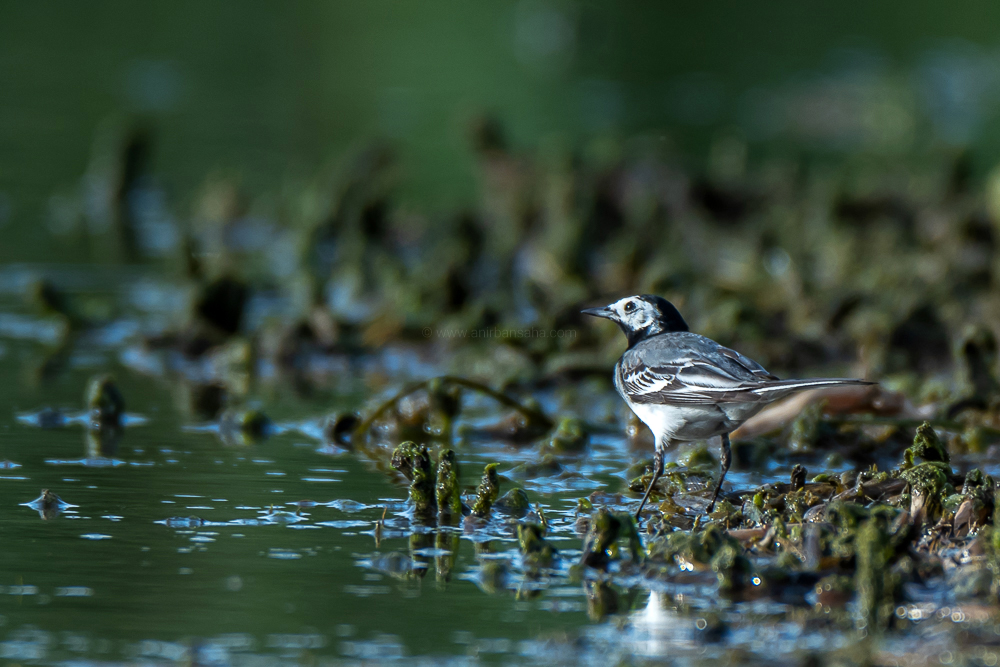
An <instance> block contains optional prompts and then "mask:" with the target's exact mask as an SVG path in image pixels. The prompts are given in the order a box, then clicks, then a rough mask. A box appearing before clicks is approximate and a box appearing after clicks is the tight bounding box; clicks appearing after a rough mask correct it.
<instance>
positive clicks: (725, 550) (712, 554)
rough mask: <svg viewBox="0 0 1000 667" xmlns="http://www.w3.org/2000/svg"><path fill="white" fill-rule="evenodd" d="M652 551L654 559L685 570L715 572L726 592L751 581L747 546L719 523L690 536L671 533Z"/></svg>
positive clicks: (654, 545) (656, 543) (721, 588)
mask: <svg viewBox="0 0 1000 667" xmlns="http://www.w3.org/2000/svg"><path fill="white" fill-rule="evenodd" d="M649 551H650V554H649V555H650V558H652V559H656V560H665V561H667V562H673V563H676V565H677V566H678V567H680V568H681V569H682V570H690V571H693V570H711V571H712V572H714V573H715V575H716V578H717V580H718V583H719V590H722V591H735V590H739V589H742V588H743V587H745V586H746V585H747V583H748V582H749V580H750V578H751V577H750V572H751V566H750V562H749V561H748V560H747V558H746V556H744V555H743V547H742V546H741V545H740V543H739V541H738V540H736V539H735V538H733V537H730V536H729V535H727V534H726V532H725V531H724V530H723V529H722V528H720V527H719V526H717V525H715V524H711V525H709V526H708V527H707V528H704V529H702V530H693V531H691V532H689V533H680V532H678V533H671V534H670V535H668V536H667V537H666V538H665V539H661V540H659V541H657V542H654V543H652V544H650V547H649Z"/></svg>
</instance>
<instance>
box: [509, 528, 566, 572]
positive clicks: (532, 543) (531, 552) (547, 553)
mask: <svg viewBox="0 0 1000 667" xmlns="http://www.w3.org/2000/svg"><path fill="white" fill-rule="evenodd" d="M517 541H518V543H519V544H520V546H521V555H522V556H523V557H524V562H525V565H527V566H529V567H536V568H537V567H552V563H553V561H554V560H555V556H556V553H557V551H556V548H555V547H553V546H552V545H551V544H549V543H548V542H547V541H546V540H545V527H544V526H542V525H541V524H537V523H522V524H519V525H518V526H517Z"/></svg>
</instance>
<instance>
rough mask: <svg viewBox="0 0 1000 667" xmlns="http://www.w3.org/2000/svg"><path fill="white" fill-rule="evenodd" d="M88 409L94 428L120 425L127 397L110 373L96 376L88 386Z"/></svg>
mask: <svg viewBox="0 0 1000 667" xmlns="http://www.w3.org/2000/svg"><path fill="white" fill-rule="evenodd" d="M86 398H87V401H86V403H87V409H88V410H89V411H90V420H91V424H92V425H93V427H94V428H99V427H102V426H119V425H120V424H121V419H122V416H123V415H124V414H125V399H124V398H122V393H121V391H119V389H118V385H117V384H115V379H114V378H113V377H111V376H110V375H101V376H99V377H95V378H93V379H92V380H91V381H90V384H89V385H88V386H87V397H86Z"/></svg>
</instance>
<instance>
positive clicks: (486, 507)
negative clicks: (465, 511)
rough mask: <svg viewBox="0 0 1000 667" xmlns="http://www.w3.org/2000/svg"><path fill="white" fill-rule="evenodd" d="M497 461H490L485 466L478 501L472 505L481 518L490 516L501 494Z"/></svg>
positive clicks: (476, 514) (473, 511)
mask: <svg viewBox="0 0 1000 667" xmlns="http://www.w3.org/2000/svg"><path fill="white" fill-rule="evenodd" d="M498 465H499V464H497V463H488V464H487V465H486V467H485V468H483V479H482V480H481V481H480V482H479V489H478V490H477V491H476V502H475V503H474V504H473V505H472V513H473V514H474V515H475V516H477V517H479V518H480V519H485V518H486V517H488V516H489V514H490V510H491V509H492V508H493V503H495V502H496V501H497V496H499V495H500V479H499V477H497V466H498Z"/></svg>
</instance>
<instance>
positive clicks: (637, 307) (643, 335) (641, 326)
mask: <svg viewBox="0 0 1000 667" xmlns="http://www.w3.org/2000/svg"><path fill="white" fill-rule="evenodd" d="M583 312H584V313H585V314H587V315H593V316H595V317H604V318H607V319H609V320H611V321H612V322H615V323H616V324H617V325H618V326H619V327H621V330H622V331H623V332H624V333H625V337H626V338H627V339H628V345H629V347H632V346H633V345H635V344H637V343H639V342H641V341H643V340H645V339H647V338H649V337H650V336H655V335H657V334H661V333H668V332H671V331H688V325H687V322H685V321H684V318H683V317H681V314H680V313H679V312H677V308H675V307H674V304H672V303H670V302H669V301H667V300H666V299H664V298H663V297H659V296H656V295H654V294H639V295H636V296H628V297H625V298H624V299H619V300H618V301H615V302H614V303H612V304H609V305H607V306H604V307H603V308H588V309H587V310H584V311H583Z"/></svg>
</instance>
